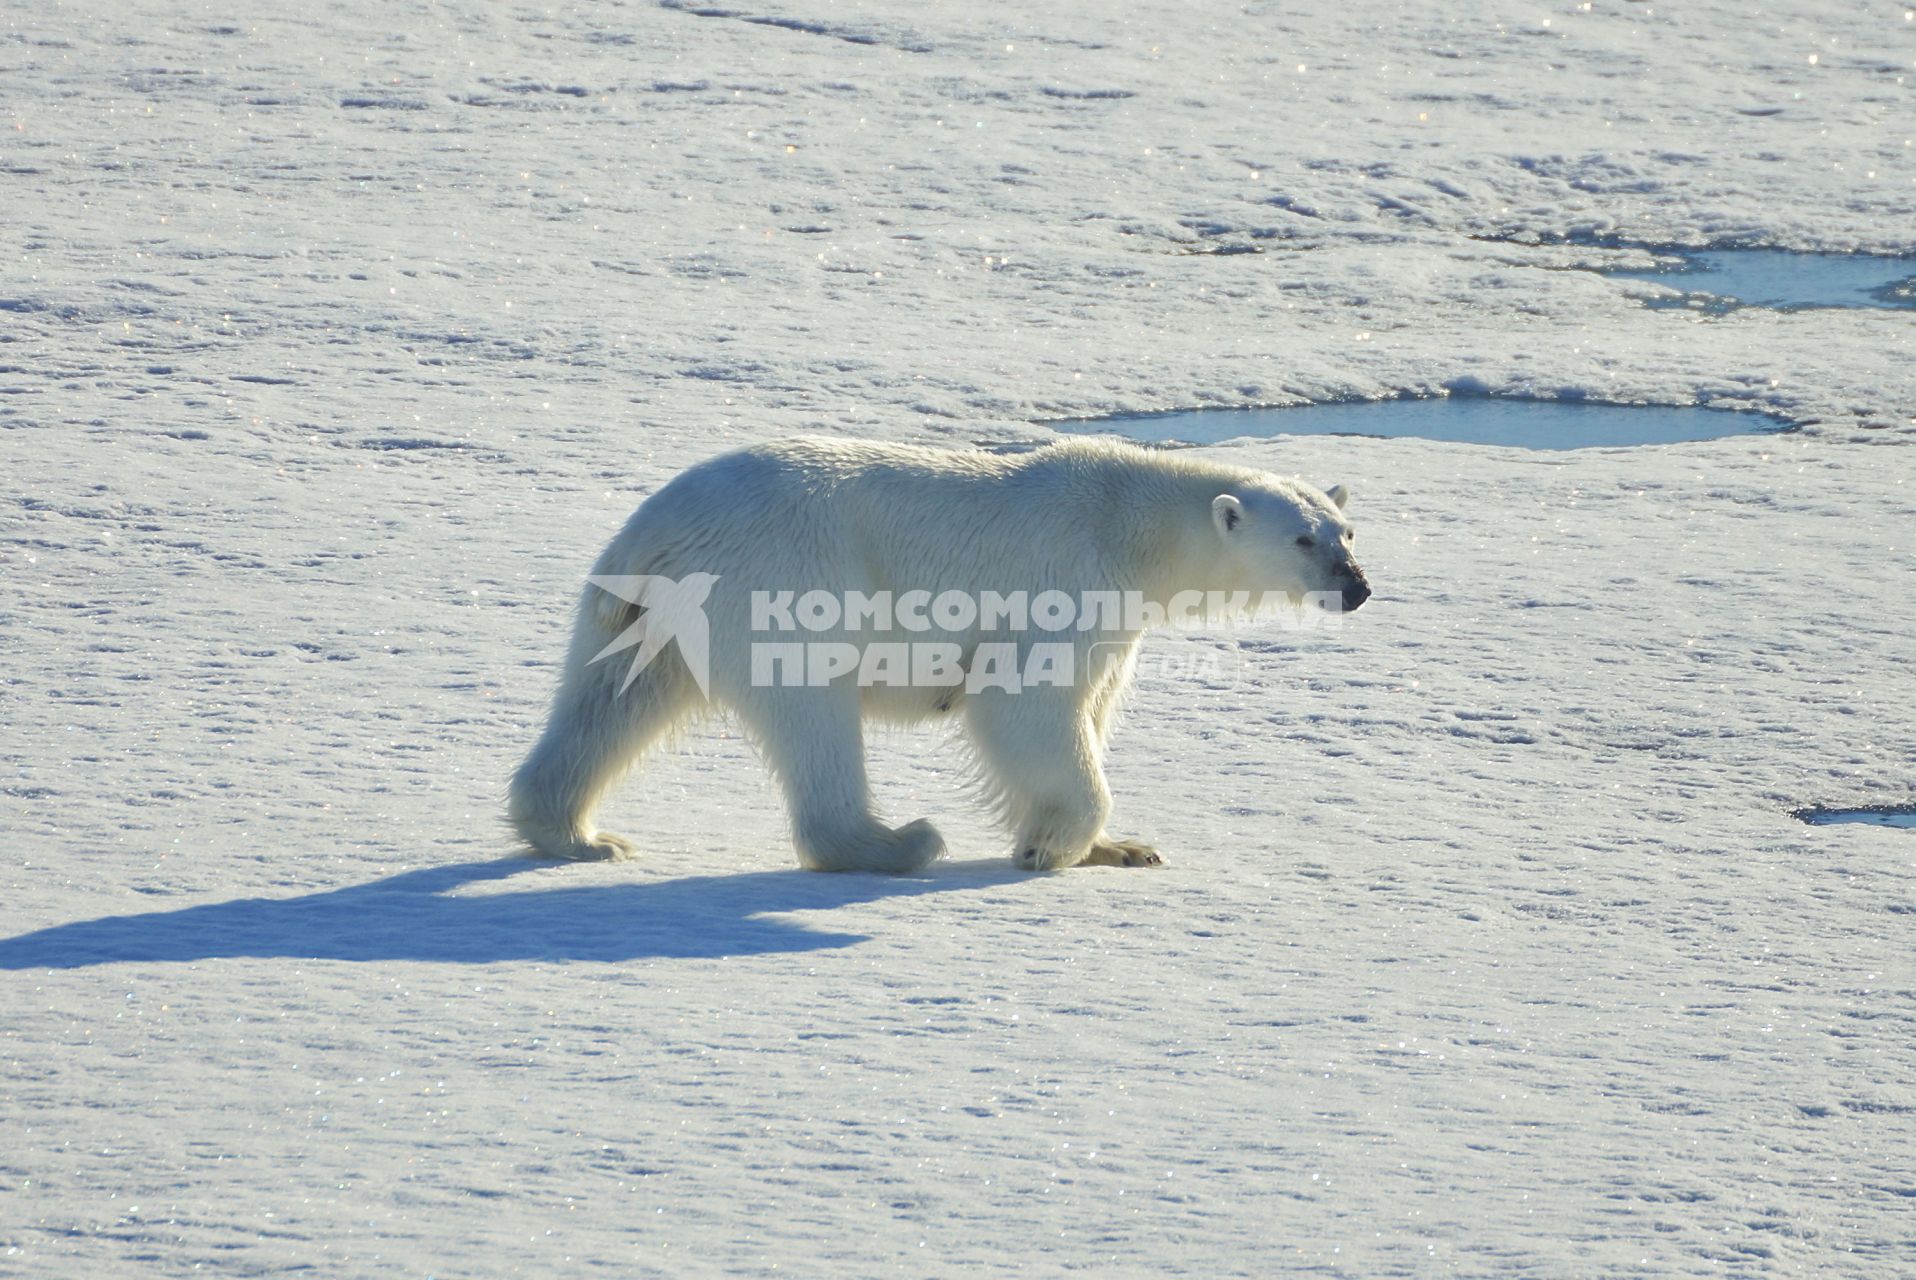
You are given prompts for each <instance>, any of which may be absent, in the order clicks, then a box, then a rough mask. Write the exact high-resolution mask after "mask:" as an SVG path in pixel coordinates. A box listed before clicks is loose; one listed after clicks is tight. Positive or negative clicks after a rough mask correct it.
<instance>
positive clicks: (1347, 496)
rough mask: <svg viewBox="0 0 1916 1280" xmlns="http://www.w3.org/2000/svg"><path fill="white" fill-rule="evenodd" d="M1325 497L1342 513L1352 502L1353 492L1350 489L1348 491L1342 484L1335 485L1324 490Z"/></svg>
mask: <svg viewBox="0 0 1916 1280" xmlns="http://www.w3.org/2000/svg"><path fill="white" fill-rule="evenodd" d="M1324 496H1325V497H1326V498H1329V499H1330V500H1331V504H1332V505H1333V506H1335V507H1336V508H1337V509H1338V510H1339V511H1342V510H1343V509H1344V504H1345V503H1346V502H1349V501H1350V500H1351V491H1350V490H1349V489H1346V488H1345V487H1344V486H1343V485H1341V484H1334V485H1332V486H1331V487H1330V488H1328V489H1326V490H1324Z"/></svg>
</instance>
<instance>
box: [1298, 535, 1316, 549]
mask: <svg viewBox="0 0 1916 1280" xmlns="http://www.w3.org/2000/svg"><path fill="white" fill-rule="evenodd" d="M1297 545H1298V546H1300V547H1314V546H1316V545H1317V539H1316V538H1313V537H1311V535H1310V534H1308V533H1303V534H1299V535H1298V537H1297Z"/></svg>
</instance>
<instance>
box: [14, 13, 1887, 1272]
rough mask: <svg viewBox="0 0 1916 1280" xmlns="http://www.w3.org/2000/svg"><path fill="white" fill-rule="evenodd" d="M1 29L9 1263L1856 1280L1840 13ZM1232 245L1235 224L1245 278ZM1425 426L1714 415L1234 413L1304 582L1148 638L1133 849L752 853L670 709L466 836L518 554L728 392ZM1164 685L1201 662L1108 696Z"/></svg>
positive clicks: (1867, 753)
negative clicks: (1678, 247)
mask: <svg viewBox="0 0 1916 1280" xmlns="http://www.w3.org/2000/svg"><path fill="white" fill-rule="evenodd" d="M1463 8H1465V7H1464V6H1428V7H1426V8H1425V9H1423V10H1418V9H1416V8H1415V7H1407V6H1397V5H1386V4H1378V3H1368V2H1365V0H1347V2H1344V3H1335V4H1333V3H1329V2H1327V0H1307V3H1303V4H1296V5H1279V4H1274V3H1265V2H1263V0H1253V2H1252V3H1249V4H1245V3H1232V4H1214V3H1209V2H1208V0H1203V2H1199V3H1192V2H1190V0H1184V2H1181V3H1169V2H1168V0H1162V2H1154V0H1122V2H1121V3H1113V4H1109V5H1089V4H1081V5H1070V6H1055V7H1054V6H1015V5H1005V4H993V3H971V4H964V5H927V4H922V3H918V4H907V3H902V2H895V0H877V2H874V3H861V4H856V5H854V4H850V3H839V4H832V3H828V0H712V2H711V3H706V0H666V2H665V3H661V4H640V3H628V4H604V5H593V6H579V7H560V6H550V7H539V6H527V5H512V4H501V5H480V4H474V3H446V4H430V3H407V2H404V0H398V2H390V0H389V2H387V3H380V4H373V3H367V2H366V0H349V2H348V3H342V4H328V5H323V6H321V5H311V6H304V7H303V8H302V7H295V6H265V5H258V4H236V5H229V6H218V7H208V6H198V5H186V4H158V3H151V2H148V0H131V2H122V3H115V4H111V5H108V4H104V3H97V2H95V3H67V4H60V5H47V6H28V5H24V4H16V5H12V6H10V7H9V8H8V9H7V11H6V17H5V24H6V26H5V34H6V38H5V40H4V42H0V85H5V86H6V89H7V92H6V95H5V100H4V103H3V104H0V110H3V111H4V121H0V170H3V171H4V185H0V201H4V204H3V205H0V215H4V216H0V227H4V232H3V233H0V244H4V245H5V246H6V263H7V265H6V270H5V276H4V279H3V280H0V393H4V394H3V395H0V474H4V476H5V478H6V481H5V482H6V495H7V505H6V512H5V525H4V530H3V533H4V543H3V544H0V554H3V555H4V569H5V577H4V583H5V588H4V590H5V595H4V597H0V651H3V652H4V654H5V665H4V668H3V670H4V684H0V719H4V722H5V724H6V726H7V734H6V737H5V738H4V740H0V822H4V829H5V831H6V833H7V835H8V838H9V839H8V847H9V849H10V850H11V851H12V853H13V855H14V856H13V857H12V858H10V859H9V861H8V865H7V870H6V872H5V875H4V881H3V883H4V893H5V899H6V902H7V906H8V910H7V916H6V919H7V928H6V930H5V932H6V935H7V936H6V937H5V938H4V939H0V1001H3V1003H0V1008H3V1009H4V1011H5V1015H4V1018H3V1019H0V1272H4V1273H5V1274H8V1275H23V1276H81V1275H84V1276H90V1277H91V1276H146V1275H156V1274H178V1273H185V1272H191V1271H194V1270H199V1271H202V1272H205V1273H212V1274H231V1275H264V1274H275V1273H279V1272H284V1271H292V1270H301V1269H303V1270H306V1271H308V1272H310V1273H312V1274H318V1275H325V1276H355V1275H382V1276H383V1275H394V1274H417V1275H427V1274H432V1275H442V1276H444V1275H506V1274H530V1273H547V1274H564V1275H573V1274H601V1275H617V1276H632V1275H646V1276H673V1277H678V1276H700V1275H720V1274H757V1273H762V1272H768V1271H773V1270H777V1271H781V1272H789V1273H795V1274H800V1275H817V1276H833V1277H842V1276H865V1275H873V1276H876V1275H905V1276H928V1275H957V1274H1003V1273H1022V1274H1028V1275H1063V1274H1068V1273H1075V1272H1084V1273H1095V1274H1123V1275H1190V1276H1204V1277H1218V1276H1270V1275H1280V1274H1281V1275H1323V1276H1340V1277H1341V1276H1348V1277H1382V1276H1424V1275H1484V1276H1489V1275H1496V1276H1507V1275H1532V1276H1543V1277H1562V1276H1606V1277H1607V1276H1759V1275H1772V1274H1775V1275H1784V1274H1789V1275H1811V1276H1846V1277H1901V1276H1907V1275H1909V1274H1911V1272H1912V1270H1916V1214H1913V1213H1912V1204H1913V1203H1916V1201H1912V1196H1916V1154H1913V1153H1916V1141H1913V1139H1916V1084H1913V1083H1912V1082H1913V1081H1916V974H1913V973H1912V965H1911V947H1910V929H1911V920H1912V917H1913V916H1916V865H1913V864H1916V841H1913V840H1912V838H1911V835H1910V833H1908V832H1906V831H1898V830H1894V829H1889V828H1879V827H1870V826H1862V825H1854V826H1843V827H1826V828H1812V827H1809V826H1806V825H1804V824H1802V823H1799V822H1797V821H1795V820H1793V819H1791V818H1790V817H1788V816H1787V812H1786V811H1787V810H1788V809H1790V808H1792V807H1795V806H1797V805H1802V804H1816V803H1821V804H1831V805H1856V804H1896V803H1907V802H1909V801H1910V800H1912V799H1913V798H1916V779H1912V776H1911V762H1912V760H1916V720H1913V719H1912V714H1911V710H1910V697H1909V692H1910V683H1909V682H1910V676H1911V671H1912V662H1913V661H1916V639H1913V638H1912V637H1916V592H1912V591H1911V589H1910V573H1909V567H1910V559H1911V557H1910V548H1911V538H1912V533H1911V530H1912V527H1916V526H1913V525H1912V517H1916V484H1912V483H1911V477H1912V475H1916V464H1912V462H1911V458H1912V454H1911V445H1912V439H1911V436H1912V425H1913V424H1916V350H1913V349H1912V348H1913V345H1916V344H1912V335H1916V316H1912V315H1911V314H1910V313H1908V312H1889V311H1860V310H1857V311H1806V312H1799V313H1793V314H1779V313H1773V312H1763V311H1754V310H1743V311H1737V312H1734V313H1732V314H1728V315H1723V316H1720V317H1719V316H1706V315H1697V314H1694V313H1689V312H1685V311H1682V310H1659V309H1654V308H1648V307H1645V306H1643V305H1642V300H1643V299H1646V298H1652V297H1668V296H1674V293H1675V291H1674V290H1672V289H1670V288H1669V287H1668V286H1664V285H1658V284H1654V283H1643V282H1638V281H1626V280H1619V279H1613V278H1609V277H1605V276H1603V275H1600V274H1597V273H1596V272H1595V271H1592V270H1581V269H1578V268H1592V267H1601V266H1630V265H1636V266H1649V265H1651V263H1652V261H1653V259H1652V257H1651V255H1650V254H1648V253H1647V252H1644V251H1642V250H1632V249H1605V248H1593V247H1589V246H1588V245H1586V244H1578V243H1564V240H1565V238H1566V237H1592V236H1595V237H1603V236H1621V237H1624V238H1626V239H1629V240H1633V241H1635V242H1638V243H1644V244H1668V243H1681V244H1699V245H1700V244H1704V243H1708V242H1712V241H1721V240H1737V241H1742V242H1754V243H1767V244H1774V245H1778V246H1782V247H1790V248H1803V249H1818V250H1840V251H1858V250H1867V251H1874V252H1909V251H1911V250H1912V249H1916V216H1913V215H1916V151H1913V150H1912V147H1911V140H1912V135H1913V134H1916V123H1913V122H1916V111H1912V107H1913V106H1916V101H1913V99H1916V94H1913V92H1912V77H1913V76H1916V14H1912V11H1910V10H1909V9H1907V8H1906V7H1905V6H1904V5H1903V4H1895V3H1892V4H1859V5H1832V4H1827V3H1817V2H1812V0H1794V2H1791V0H1784V2H1782V3H1774V4H1769V5H1765V6H1762V7H1761V8H1760V9H1756V8H1751V7H1750V6H1747V5H1742V4H1732V3H1727V2H1724V0H1693V2H1690V3H1684V4H1680V5H1677V4H1664V3H1657V4H1638V3H1613V2H1612V0H1592V3H1589V4H1581V3H1574V2H1572V3H1548V4H1537V3H1512V2H1499V0H1493V2H1492V3H1490V4H1487V5H1483V6H1469V7H1468V9H1469V11H1468V12H1467V13H1465V12H1458V11H1457V10H1460V9H1463ZM1248 249H1258V250H1261V251H1262V252H1260V253H1251V252H1246V251H1245V250H1248ZM1445 387H1454V388H1457V389H1465V390H1488V391H1496V392H1509V393H1520V394H1531V395H1542V396H1554V395H1558V394H1562V393H1571V394H1580V395H1585V396H1589V397H1593V398H1599V399H1614V400H1622V401H1641V402H1655V403H1667V404H1695V403H1700V404H1711V405H1717V406H1719V407H1726V408H1742V409H1762V410H1766V411H1770V412H1775V413H1779V414H1782V415H1784V416H1786V417H1788V418H1790V419H1791V420H1793V421H1795V422H1797V423H1799V424H1802V425H1804V427H1805V430H1803V431H1802V432H1801V433H1800V434H1797V435H1794V436H1789V437H1785V438H1755V437H1750V438H1738V439H1724V440H1717V441H1711V442H1706V443H1698V444H1688V445H1678V446H1671V447H1667V448H1657V449H1642V450H1634V451H1629V450H1624V451H1606V450H1596V451H1589V450H1586V451H1579V452H1576V453H1553V454H1544V453H1533V452H1525V451H1520V450H1505V449H1498V448H1482V447H1468V446H1459V445H1446V444H1441V443H1437V442H1430V441H1419V440H1365V439H1324V438H1313V439H1291V440H1284V439H1279V440H1275V441H1260V442H1247V443H1244V444H1240V445H1235V446H1228V447H1220V448H1218V449H1217V450H1216V452H1217V453H1219V454H1222V455H1228V456H1231V457H1233V458H1238V459H1243V460H1247V461H1252V462H1255V463H1258V464H1260V465H1266V466H1269V467H1272V468H1274V469H1278V470H1281V471H1285V472H1301V473H1304V474H1306V475H1308V476H1310V477H1312V478H1314V479H1317V480H1319V481H1322V482H1329V481H1344V482H1347V483H1350V484H1352V486H1353V488H1354V490H1355V494H1356V497H1355V498H1354V506H1353V512H1354V514H1355V515H1356V516H1357V517H1358V520H1359V543H1358V545H1359V547H1360V549H1361V550H1362V551H1363V553H1364V562H1365V564H1366V566H1367V568H1368V569H1369V571H1370V574H1371V577H1372V581H1373V583H1374V584H1375V586H1376V587H1377V589H1378V597H1377V599H1376V600H1375V601H1374V602H1373V603H1372V604H1371V605H1370V606H1369V607H1368V608H1366V609H1365V610H1364V611H1363V612H1362V613H1360V614H1358V615H1356V616H1355V617H1354V618H1352V619H1350V620H1349V622H1348V624H1347V625H1346V626H1345V627H1344V628H1343V629H1342V630H1340V631H1337V632H1335V633H1329V632H1316V633H1308V632H1307V633H1283V632H1255V633H1245V634H1240V635H1235V636H1227V635H1223V634H1217V635H1196V636H1192V635H1170V636H1164V637H1160V638H1159V639H1158V640H1157V641H1154V642H1153V644H1152V647H1151V655H1152V658H1153V664H1154V666H1153V669H1150V670H1147V672H1146V675H1145V678H1144V680H1143V682H1142V685H1141V687H1140V690H1139V695H1138V698H1137V700H1136V704H1135V706H1134V708H1133V710H1132V712H1131V714H1130V716H1129V717H1128V719H1127V721H1126V723H1125V724H1124V725H1123V727H1122V728H1121V729H1120V731H1119V734H1118V737H1117V739H1116V741H1115V744H1114V758H1113V760H1112V762H1111V776H1112V782H1113V786H1114V789H1115V791H1116V794H1117V797H1118V814H1117V821H1116V823H1115V824H1114V825H1115V830H1116V831H1117V833H1118V834H1121V835H1125V836H1135V837H1139V838H1144V839H1147V840H1151V841H1153V842H1155V843H1157V844H1158V845H1160V846H1161V847H1162V848H1163V849H1164V850H1165V852H1166V854H1167V857H1168V858H1169V860H1170V865H1169V866H1168V867H1166V868H1165V869H1164V870H1163V871H1161V872H1155V873H1147V872H1136V871H1117V870H1093V871H1082V872H1073V873H1066V874H1062V875H1054V876H1040V877H1026V876H1020V875H1016V874H1014V873H1013V872H1012V871H1011V870H1010V868H1009V864H1008V860H1007V859H1006V858H1005V856H1004V855H1005V854H1006V853H1007V852H1008V849H1007V848H1006V847H1005V843H1004V839H1003V837H1002V836H1001V835H999V834H998V833H997V832H995V831H994V830H992V829H991V828H990V827H989V826H988V825H987V824H986V823H985V822H984V820H983V817H982V815H981V814H980V813H979V812H978V810H977V809H976V807H975V806H973V805H972V804H971V802H970V801H969V800H968V798H967V797H966V796H965V795H964V793H963V791H962V790H961V789H960V787H959V785H958V783H957V781H956V777H957V769H956V767H955V766H956V761H955V759H954V755H953V752H952V750H951V749H950V747H949V744H946V743H944V742H943V741H941V740H940V739H939V738H938V737H936V736H935V735H929V734H903V733H901V734H896V735H893V736H891V737H888V738H884V739H881V740H879V741H878V742H877V743H876V744H875V748H874V757H875V759H874V775H875V778H876V781H877V785H878V788H879V791H880V794H881V796H882V799H883V803H884V805H885V808H886V810H887V811H888V813H889V814H891V815H892V816H893V818H894V819H895V820H902V819H905V818H910V817H917V816H929V817H932V818H934V819H935V820H936V821H937V822H938V823H939V825H940V826H941V827H942V829H943V830H944V832H945V834H946V835H947V837H948V839H949V840H950V841H951V843H952V847H953V854H952V860H951V861H950V862H948V863H942V864H939V865H937V866H936V867H935V868H934V869H933V871H932V872H931V873H930V874H928V875H925V876H923V877H921V878H909V879H898V880H887V879H881V878H874V877H858V876H845V877H828V876H814V875H805V874H802V873H799V872H797V871H795V870H793V869H792V857H791V854H790V850H789V846H788V844H787V842H786V840H785V838H784V833H783V815H782V813H781V811H780V808H779V805H778V803H777V801H776V798H775V796H774V795H773V794H772V792H771V791H770V789H769V788H768V787H767V785H766V783H765V781H764V779H763V778H762V776H761V771H760V770H759V768H758V766H757V764H756V763H755V762H754V761H753V760H752V759H751V758H750V754H749V752H748V751H747V750H746V749H745V748H744V747H743V746H742V744H741V743H740V742H739V741H738V739H737V738H736V737H735V736H731V735H728V734H727V733H725V732H724V731H722V730H715V731H713V732H710V733H707V734H702V735H700V736H697V737H695V738H693V739H691V740H689V741H688V742H687V743H686V744H685V745H684V747H683V748H682V749H681V750H680V751H678V752H677V753H675V754H673V755H671V756H669V757H666V758H663V759H661V760H659V761H658V762H657V763H656V764H655V765H654V766H653V767H652V768H650V769H648V770H647V771H646V772H645V773H644V774H643V775H642V777H641V778H640V779H638V780H635V781H634V782H633V783H632V784H630V785H628V786H627V787H626V788H625V789H623V790H622V791H621V792H620V793H619V795H618V797H617V799H616V801H615V802H614V803H613V804H612V806H611V807H610V810H609V812H608V814H607V818H608V823H609V825H611V826H612V827H613V829H615V830H620V831H623V832H626V833H628V834H630V835H632V836H634V837H636V838H639V839H640V840H641V841H642V843H643V845H644V846H645V848H646V851H647V852H646V855H645V857H644V858H643V860H641V861H639V862H637V863H635V864H628V865H619V866H562V867H553V866H547V865H541V864H537V863H533V862H530V861H525V860H520V859H516V858H514V857H513V856H512V845H511V842H510V841H509V839H508V837H507V834H506V832H505V830H504V827H503V823H502V821H501V820H500V817H499V802H500V793H501V789H502V780H503V778H504V776H505V774H506V773H507V771H508V770H509V769H510V768H511V767H512V766H513V764H514V763H516V761H517V759H518V758H519V756H520V754H521V753H522V752H523V750H524V749H525V747H526V745H527V744H528V743H529V741H530V739H531V736H532V734H533V733H534V732H535V729H536V726H537V723H538V721H539V718H540V716H541V715H542V714H543V710H544V703H545V700H546V697H547V694H548V692H549V688H550V684H551V680H552V676H553V670H554V662H555V661H556V659H557V657H558V655H559V653H560V649H561V646H562V643H563V639H564V633H565V629H566V625H567V617H566V614H567V611H568V608H569V605H570V601H571V600H572V598H573V595H574V592H575V591H576V588H577V584H578V582H579V580H580V578H581V576H582V574H583V573H584V571H585V569H586V567H587V565H588V563H589V561H590V558H591V556H592V555H593V553H594V552H595V551H596V550H597V549H598V547H599V546H600V545H601V544H602V542H603V541H604V539H605V538H606V537H608V536H609V535H610V533H611V532H612V531H613V530H614V529H615V528H616V527H617V525H618V524H619V523H620V522H621V521H622V520H623V518H624V517H625V515H626V514H627V512H628V511H629V510H630V509H631V507H632V506H633V505H634V504H635V503H636V502H637V501H638V500H639V499H640V498H642V497H643V496H644V495H645V494H646V493H648V492H650V491H652V490H653V489H655V488H656V487H657V486H658V485H659V484H660V483H662V482H663V481H664V480H665V479H666V478H667V477H669V476H670V475H672V474H673V473H674V472H675V471H677V470H678V469H680V468H681V467H683V466H685V465H687V464H688V463H690V462H692V461H694V460H696V459H699V458H701V457H704V456H707V455H709V454H711V453H713V452H716V451H719V450H721V449H723V448H726V447H729V446H733V445H738V444H742V443H746V442H750V441H757V440H764V439H770V438H773V437H777V436H781V435H787V434H792V433H795V432H798V431H801V430H837V431H841V432H845V433H848V434H853V435H861V436H882V437H886V438H898V439H911V440H924V441H938V442H946V443H951V444H956V445H969V444H972V443H974V442H979V441H991V442H1010V441H1016V440H1030V439H1037V438H1042V437H1044V436H1046V435H1047V434H1048V429H1047V428H1043V427H1037V426H1033V425H1031V423H1032V422H1033V421H1034V420H1037V419H1043V418H1059V417H1078V416H1087V415H1091V414H1096V413H1100V412H1106V411H1130V412H1140V411H1149V410H1162V409H1171V408H1180V407H1194V406H1198V405H1203V404H1207V403H1214V404H1284V403H1296V402H1299V401H1303V400H1311V399H1325V398H1332V397H1367V396H1381V395H1395V394H1407V393H1422V392H1432V391H1437V390H1441V389H1443V388H1445ZM1205 646H1212V647H1216V648H1220V649H1222V650H1224V651H1225V652H1226V653H1227V655H1229V657H1230V659H1231V661H1232V663H1233V664H1234V665H1233V671H1234V674H1232V675H1231V676H1229V677H1228V678H1223V677H1218V676H1215V675H1213V676H1208V677H1205V678H1203V679H1199V678H1195V677H1192V676H1190V675H1188V674H1184V668H1183V666H1181V665H1180V661H1179V660H1180V659H1181V658H1188V657H1189V656H1190V655H1191V654H1192V653H1194V652H1196V651H1198V650H1200V649H1202V648H1204V647H1205Z"/></svg>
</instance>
